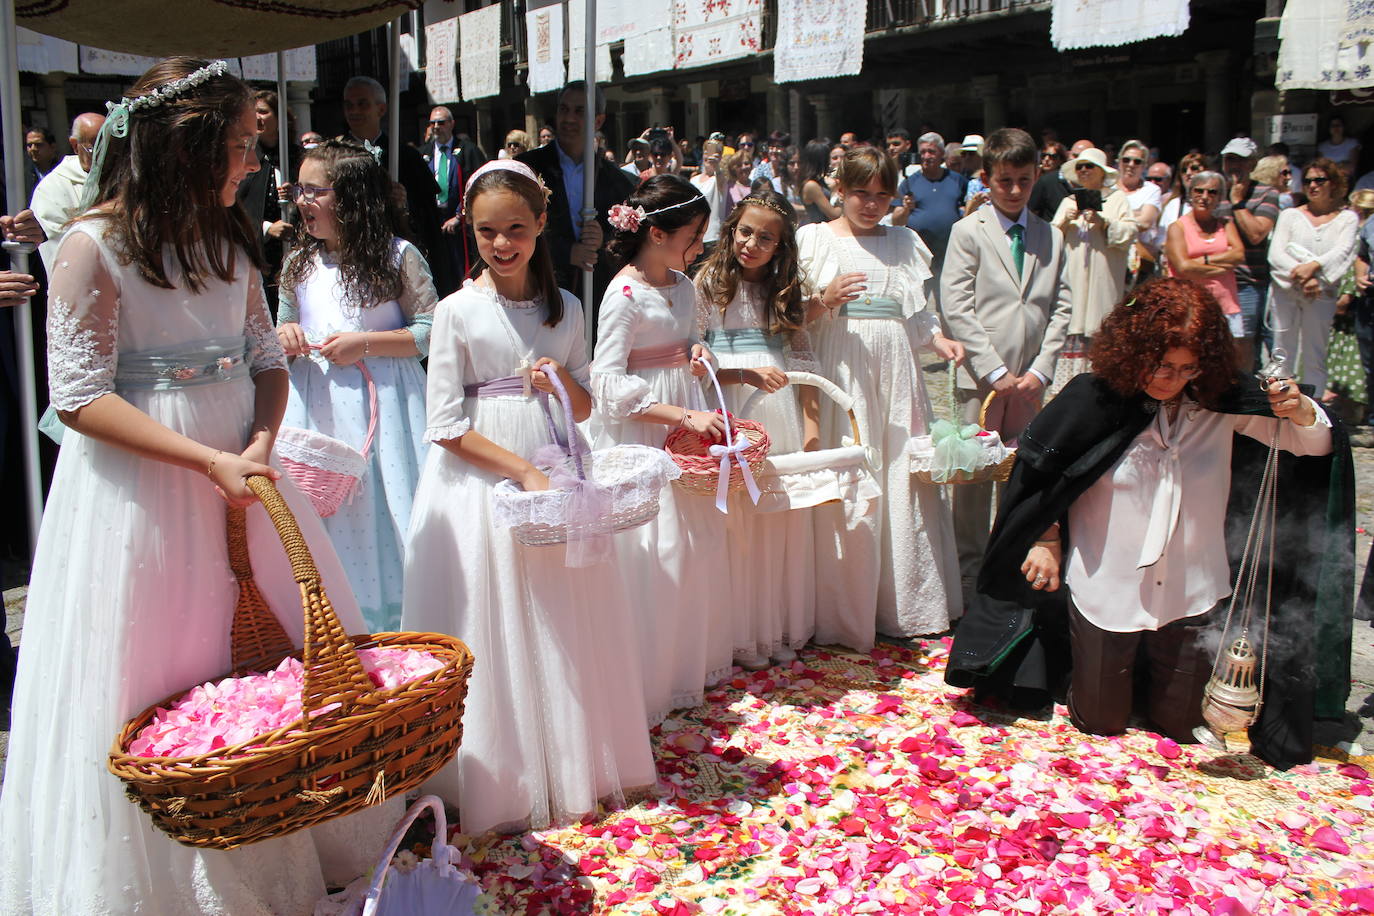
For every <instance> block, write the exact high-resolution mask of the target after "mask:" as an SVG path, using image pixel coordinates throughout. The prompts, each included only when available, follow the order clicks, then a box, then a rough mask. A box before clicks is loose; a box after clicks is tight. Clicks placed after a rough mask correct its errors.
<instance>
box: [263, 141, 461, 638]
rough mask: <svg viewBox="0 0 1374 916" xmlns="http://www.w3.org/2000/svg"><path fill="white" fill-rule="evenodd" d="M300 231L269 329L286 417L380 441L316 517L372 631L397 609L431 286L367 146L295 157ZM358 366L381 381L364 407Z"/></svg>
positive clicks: (420, 437) (390, 626) (389, 624)
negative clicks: (352, 484) (283, 381)
mask: <svg viewBox="0 0 1374 916" xmlns="http://www.w3.org/2000/svg"><path fill="white" fill-rule="evenodd" d="M295 196H296V201H297V207H298V211H299V218H300V221H301V224H302V227H303V229H304V230H305V231H304V233H303V236H302V237H301V239H300V241H299V243H298V244H297V245H296V246H295V247H294V248H293V249H292V250H291V251H290V253H289V254H288V255H287V258H286V263H285V265H284V266H283V267H282V274H281V305H280V308H279V311H278V315H277V318H278V326H277V337H278V338H279V339H280V340H281V344H282V347H283V348H284V349H285V350H286V354H287V356H290V357H292V361H291V394H290V399H289V401H288V402H287V407H286V417H285V419H284V420H283V422H284V423H285V424H286V425H287V426H289V427H295V428H298V429H310V430H317V431H319V432H321V433H324V434H325V435H329V436H333V437H334V438H335V439H342V440H343V441H344V442H347V443H349V444H350V445H352V446H353V447H354V448H358V449H361V447H362V444H363V441H364V440H365V439H366V438H367V436H368V426H369V423H370V422H371V421H372V417H373V414H372V411H373V410H374V409H375V411H376V441H375V442H374V444H373V447H372V450H371V452H370V453H369V455H368V465H367V472H366V474H365V475H364V476H363V478H362V480H361V482H360V484H359V485H358V488H357V491H356V492H355V493H354V494H353V497H352V498H351V499H350V500H349V501H347V502H345V503H344V505H342V506H340V507H339V510H338V511H337V512H336V513H335V514H334V515H332V516H330V517H329V518H326V519H324V525H325V528H326V529H327V530H328V531H329V534H330V537H331V538H332V539H333V541H334V548H335V549H336V550H337V551H338V552H339V556H340V558H341V559H342V560H343V561H344V565H345V567H346V568H347V570H348V575H349V580H350V581H351V582H352V583H353V591H354V593H355V594H356V595H357V596H358V603H359V605H360V606H361V607H362V611H363V617H364V619H365V620H366V621H367V624H368V627H369V628H370V630H371V631H372V632H380V631H389V630H396V629H399V628H400V621H401V584H402V576H403V561H404V544H405V537H406V531H407V529H408V528H409V527H410V510H411V500H412V496H413V494H414V493H415V486H416V483H417V482H418V480H419V477H420V463H421V459H422V457H423V455H424V451H425V448H426V443H425V439H424V429H425V376H424V371H423V370H422V369H421V368H420V360H421V359H422V358H423V357H424V356H426V355H427V354H428V353H429V332H430V325H431V323H432V322H433V320H434V306H435V303H436V301H437V298H438V297H437V295H436V294H435V291H434V280H433V279H432V278H431V276H430V272H429V265H428V264H427V263H426V262H425V259H424V256H423V255H421V254H420V250H419V249H418V248H416V247H415V246H414V245H412V244H411V243H410V242H408V241H406V240H405V238H404V236H405V234H406V226H405V221H404V215H403V211H402V210H401V209H400V208H399V207H397V206H396V204H395V201H394V198H393V197H392V195H391V181H390V179H389V178H388V176H387V174H386V171H385V170H384V169H383V168H382V167H381V166H380V165H379V164H378V163H377V160H376V159H374V158H373V157H372V154H371V153H370V152H368V151H367V150H365V149H363V148H362V147H361V146H358V145H356V144H353V143H348V142H345V141H341V140H326V141H325V142H324V143H322V144H320V145H319V146H317V147H315V148H314V149H312V150H310V151H309V152H307V153H306V154H305V156H304V158H303V159H302V160H301V168H300V184H299V185H297V186H296V189H295ZM360 366H366V368H367V370H368V372H370V373H371V375H372V379H373V383H374V384H375V387H376V390H377V403H376V407H375V408H372V407H370V406H369V393H368V387H367V383H366V380H365V379H364V377H363V374H362V372H361V370H360V368H359V367H360Z"/></svg>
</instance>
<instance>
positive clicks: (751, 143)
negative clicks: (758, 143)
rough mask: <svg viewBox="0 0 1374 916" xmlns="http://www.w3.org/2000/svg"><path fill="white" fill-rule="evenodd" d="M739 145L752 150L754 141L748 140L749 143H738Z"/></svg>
mask: <svg viewBox="0 0 1374 916" xmlns="http://www.w3.org/2000/svg"><path fill="white" fill-rule="evenodd" d="M739 145H740V146H748V147H751V148H752V147H753V145H754V141H752V140H750V141H748V142H745V141H740V144H739Z"/></svg>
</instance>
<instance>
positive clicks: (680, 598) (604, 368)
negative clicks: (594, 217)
mask: <svg viewBox="0 0 1374 916" xmlns="http://www.w3.org/2000/svg"><path fill="white" fill-rule="evenodd" d="M709 214H710V208H709V207H708V206H707V204H706V200H705V198H703V197H702V196H701V194H700V193H699V192H698V191H697V190H696V189H695V188H694V187H692V186H691V184H689V183H688V182H687V181H686V180H685V179H682V178H677V177H675V176H672V175H657V176H655V177H653V178H650V179H648V180H647V181H645V182H644V183H643V184H641V185H640V186H639V188H638V189H637V190H636V191H635V193H634V194H632V195H630V199H629V200H627V201H626V202H625V203H624V204H622V205H618V206H616V207H614V208H612V210H611V214H610V219H611V225H612V226H614V227H616V233H615V238H614V239H613V240H612V242H611V251H612V253H613V254H614V255H615V256H616V257H618V258H620V259H621V260H622V261H623V262H625V266H624V267H623V268H621V270H620V273H618V274H616V276H615V278H614V279H613V280H612V281H611V285H610V287H609V288H608V289H607V291H606V296H605V298H604V299H602V301H601V312H600V318H599V319H598V323H597V338H596V357H595V360H594V361H593V365H592V396H593V398H594V400H595V411H594V413H593V414H592V421H591V429H592V432H593V435H594V438H595V445H596V447H597V448H603V447H606V446H610V445H614V444H616V443H620V442H632V443H639V444H641V445H652V446H655V447H657V448H662V447H663V443H664V440H665V439H667V437H668V433H670V432H672V431H673V430H674V429H677V428H679V427H685V428H687V429H691V430H694V431H696V432H698V433H701V434H703V435H709V436H711V437H712V438H715V439H717V440H719V439H721V438H723V436H724V433H725V420H724V418H723V417H722V416H721V415H720V414H718V413H715V412H713V411H710V410H707V409H705V407H706V401H705V400H704V399H703V397H702V389H701V385H700V383H699V381H698V380H697V378H694V376H696V377H700V376H702V375H704V374H705V372H706V370H705V367H704V366H703V365H702V364H701V363H700V361H699V360H701V359H705V358H709V357H710V353H709V351H707V350H706V348H705V347H703V346H702V345H701V343H700V341H699V338H698V336H697V312H696V291H695V290H694V289H693V287H692V281H691V280H689V279H687V276H686V274H684V273H682V271H683V270H685V269H686V266H687V265H688V264H690V263H692V261H694V260H695V259H696V257H697V256H698V255H699V254H701V250H702V244H701V237H702V233H703V231H704V229H705V225H706V220H707V217H708V216H709ZM616 540H617V543H618V547H619V549H620V557H621V569H622V570H623V571H624V573H625V578H626V583H627V585H628V588H629V593H630V601H631V603H632V605H633V607H634V608H635V622H636V624H637V625H638V628H639V638H640V647H641V652H642V656H641V658H642V667H643V672H644V699H645V703H646V704H647V707H648V711H649V717H650V722H652V723H655V724H657V723H658V722H660V721H662V720H663V718H664V717H665V716H666V715H667V714H668V712H669V711H670V710H673V709H679V708H683V707H690V706H697V705H699V704H700V703H701V701H702V697H703V695H704V693H705V690H704V687H705V685H707V684H715V683H717V682H719V681H721V680H722V679H724V678H725V677H726V676H727V675H728V674H729V673H730V669H731V666H732V656H733V654H734V651H733V650H734V642H735V640H734V631H733V621H732V613H734V612H735V611H737V610H738V609H740V608H741V607H743V602H744V599H743V596H741V595H738V594H735V593H734V592H733V591H732V589H731V587H730V565H729V559H728V557H727V555H726V545H725V517H724V516H723V515H721V514H720V513H719V512H717V511H716V507H715V505H714V503H713V500H712V498H711V497H708V496H703V495H697V494H692V493H688V492H686V491H684V490H682V489H680V488H678V487H676V486H670V487H665V488H664V489H663V493H662V497H661V503H660V509H659V513H658V517H657V518H656V519H655V520H654V521H652V522H650V523H649V524H647V525H641V526H640V527H638V528H635V529H633V530H631V531H626V532H622V533H621V534H619V535H617V536H616Z"/></svg>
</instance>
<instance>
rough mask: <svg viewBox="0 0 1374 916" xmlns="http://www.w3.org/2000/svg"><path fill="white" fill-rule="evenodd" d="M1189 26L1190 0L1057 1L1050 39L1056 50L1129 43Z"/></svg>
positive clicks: (1052, 14) (1052, 16)
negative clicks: (1139, 0)
mask: <svg viewBox="0 0 1374 916" xmlns="http://www.w3.org/2000/svg"><path fill="white" fill-rule="evenodd" d="M1187 29H1188V0H1157V2H1155V3H1140V2H1138V0H1054V3H1053V5H1051V7H1050V42H1051V43H1052V44H1053V45H1054V47H1055V50H1057V51H1064V50H1067V49H1069V48H1101V47H1116V46H1117V45H1128V44H1132V43H1133V42H1137V41H1144V40H1145V39H1147V38H1159V37H1160V36H1163V35H1169V36H1177V35H1182V34H1183V33H1184V32H1185V31H1186V30H1187Z"/></svg>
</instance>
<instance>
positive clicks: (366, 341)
mask: <svg viewBox="0 0 1374 916" xmlns="http://www.w3.org/2000/svg"><path fill="white" fill-rule="evenodd" d="M371 349H372V341H371V340H369V339H368V337H367V332H366V331H364V332H363V356H367V354H368V351H369V350H371Z"/></svg>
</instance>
